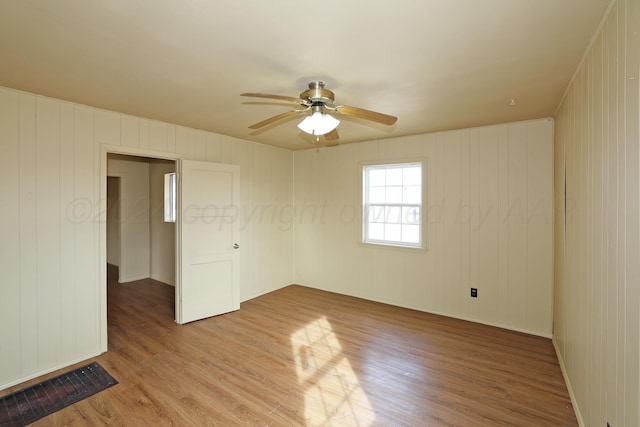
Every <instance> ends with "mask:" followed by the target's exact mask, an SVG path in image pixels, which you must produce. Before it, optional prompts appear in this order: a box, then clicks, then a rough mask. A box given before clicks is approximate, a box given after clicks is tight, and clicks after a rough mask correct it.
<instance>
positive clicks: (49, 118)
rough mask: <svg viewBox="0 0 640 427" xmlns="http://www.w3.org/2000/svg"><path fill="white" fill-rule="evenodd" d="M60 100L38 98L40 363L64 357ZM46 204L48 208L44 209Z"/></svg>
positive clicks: (37, 219)
mask: <svg viewBox="0 0 640 427" xmlns="http://www.w3.org/2000/svg"><path fill="white" fill-rule="evenodd" d="M59 109H60V103H58V102H56V101H54V100H51V99H46V98H38V100H37V101H36V117H37V123H36V150H37V155H36V206H37V207H38V209H37V213H36V235H37V239H36V244H37V252H36V259H37V267H36V274H37V283H38V285H37V294H38V303H37V304H38V305H37V312H38V364H40V365H45V366H46V365H53V364H55V363H56V362H57V361H58V360H60V358H61V350H62V345H61V344H62V343H61V337H62V330H61V328H60V322H59V321H56V322H53V321H52V320H51V319H60V317H61V315H62V312H61V302H62V295H61V293H60V282H61V280H60V261H61V259H60V241H61V238H60V226H59V225H60V216H61V212H62V211H63V209H61V208H60V196H59V193H60V158H59V151H60V113H59ZM44 206H46V207H47V209H41V207H44Z"/></svg>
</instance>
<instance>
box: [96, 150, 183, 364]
mask: <svg viewBox="0 0 640 427" xmlns="http://www.w3.org/2000/svg"><path fill="white" fill-rule="evenodd" d="M109 154H123V155H126V156H139V157H149V158H152V159H162V160H173V161H174V162H176V171H178V170H179V169H180V167H181V165H179V163H180V162H181V161H182V160H183V159H184V157H185V156H184V155H182V154H178V153H167V152H164V151H155V150H149V149H145V148H134V147H124V146H120V145H109V144H101V145H100V168H99V170H100V198H99V206H97V207H96V208H97V209H98V213H99V214H98V215H97V216H96V220H97V221H98V222H99V223H100V235H99V238H98V241H99V242H100V251H99V265H100V268H99V270H98V274H99V275H100V277H99V283H100V292H99V295H100V303H99V304H100V307H99V308H100V320H99V322H98V324H99V325H100V326H99V328H100V330H99V335H100V351H101V353H105V352H106V351H107V350H108V347H109V341H108V336H107V176H108V173H107V157H108V155H109ZM179 233H180V231H179V227H176V236H175V244H176V259H175V261H174V262H175V263H176V286H175V295H176V296H175V298H176V301H178V292H179V290H180V286H181V283H180V278H179V277H178V274H177V273H178V271H177V268H178V265H179V262H180V251H179V247H178V242H179V240H180V239H179V238H180V234H179ZM175 320H176V319H174V321H175Z"/></svg>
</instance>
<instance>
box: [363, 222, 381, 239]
mask: <svg viewBox="0 0 640 427" xmlns="http://www.w3.org/2000/svg"><path fill="white" fill-rule="evenodd" d="M368 231H369V235H368V236H367V238H368V239H370V240H384V224H374V223H369V224H368Z"/></svg>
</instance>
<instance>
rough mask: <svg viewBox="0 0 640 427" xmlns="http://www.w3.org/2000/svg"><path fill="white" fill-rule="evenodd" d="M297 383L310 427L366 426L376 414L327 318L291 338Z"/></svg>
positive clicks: (300, 330)
mask: <svg viewBox="0 0 640 427" xmlns="http://www.w3.org/2000/svg"><path fill="white" fill-rule="evenodd" d="M291 344H292V346H293V354H294V357H295V362H296V369H297V372H298V381H299V382H300V384H301V385H302V386H303V388H304V389H305V390H306V391H305V396H304V397H305V418H306V420H307V423H308V425H311V426H327V425H340V426H360V427H368V426H371V425H372V424H373V422H374V421H375V418H376V417H375V413H374V411H373V409H372V408H371V404H370V403H369V399H368V398H367V396H366V394H365V393H364V391H363V390H362V387H361V386H360V383H359V382H358V378H357V377H356V375H355V373H354V372H353V369H352V368H351V365H350V363H349V360H347V358H346V357H345V356H344V354H343V352H342V347H341V346H340V342H339V341H338V338H337V337H336V334H335V333H334V332H333V330H332V328H331V325H330V323H329V321H328V320H327V318H326V317H324V316H323V317H321V318H319V319H318V320H316V321H314V322H311V323H309V324H307V325H306V326H304V327H303V328H300V329H298V330H297V331H296V332H295V333H293V334H292V335H291Z"/></svg>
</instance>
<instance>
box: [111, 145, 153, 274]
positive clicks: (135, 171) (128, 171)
mask: <svg viewBox="0 0 640 427" xmlns="http://www.w3.org/2000/svg"><path fill="white" fill-rule="evenodd" d="M107 174H108V175H111V176H117V177H119V178H120V200H119V203H120V266H119V267H120V270H119V278H118V281H119V282H120V283H126V282H132V281H134V280H141V279H147V278H149V277H151V268H150V265H151V250H150V241H151V237H150V234H149V233H150V206H149V204H150V200H151V198H150V194H149V159H147V158H145V157H135V156H122V155H118V154H109V155H108V158H107ZM108 253H109V251H108V250H107V254H108Z"/></svg>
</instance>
